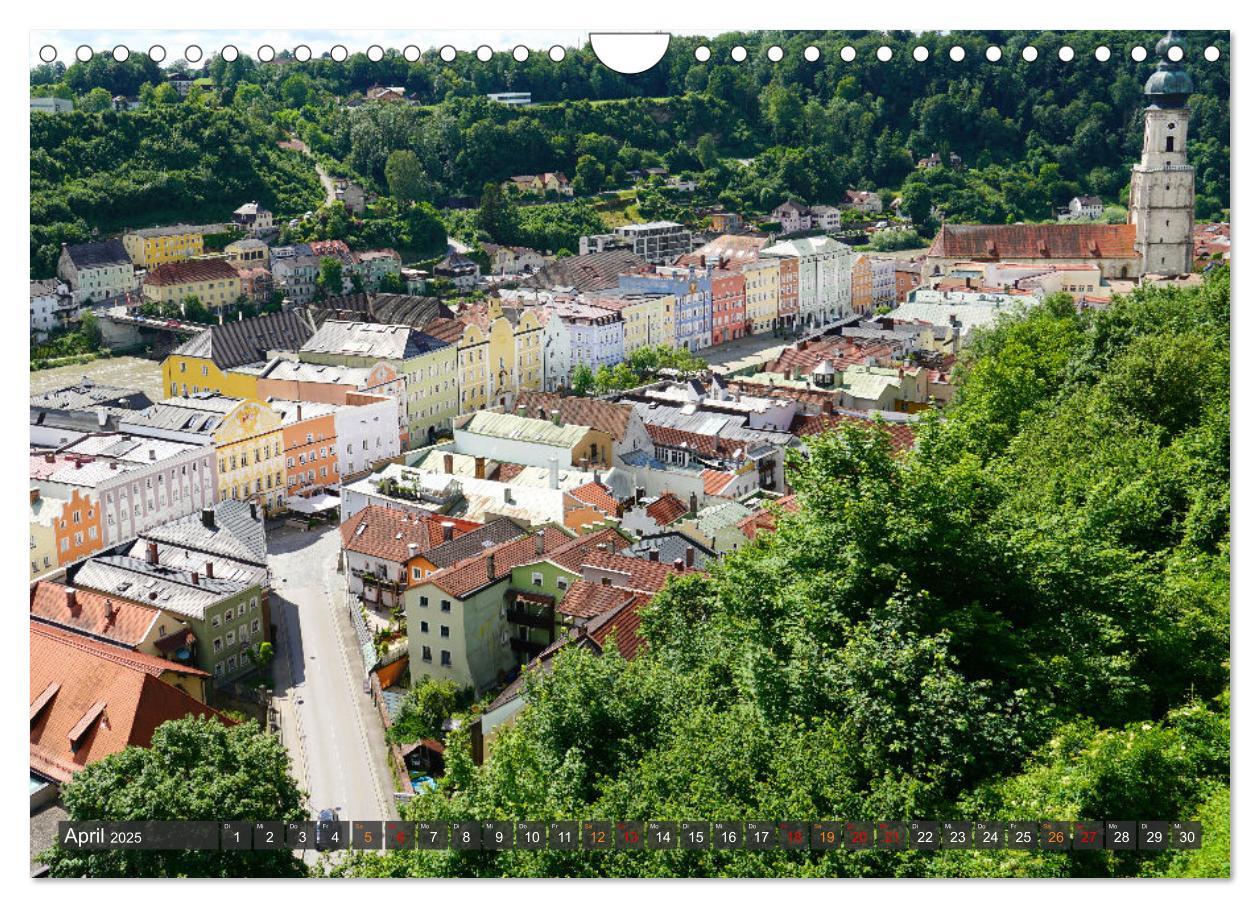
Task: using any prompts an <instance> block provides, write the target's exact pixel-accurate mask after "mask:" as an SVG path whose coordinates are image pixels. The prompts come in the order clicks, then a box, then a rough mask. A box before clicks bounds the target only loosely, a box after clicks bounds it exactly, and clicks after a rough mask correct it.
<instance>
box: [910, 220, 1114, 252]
mask: <svg viewBox="0 0 1260 908" xmlns="http://www.w3.org/2000/svg"><path fill="white" fill-rule="evenodd" d="M1136 241H1137V228H1136V227H1135V226H1134V225H1133V224H944V225H942V227H941V230H940V232H939V233H938V234H937V235H936V239H935V240H934V241H933V242H932V248H931V249H929V250H928V256H929V257H931V258H950V259H957V260H959V261H962V260H969V261H1002V260H1004V259H1069V260H1074V261H1090V260H1092V259H1099V258H1107V259H1114V258H1137V257H1138V255H1137V252H1136V251H1135V249H1134V245H1135V243H1136Z"/></svg>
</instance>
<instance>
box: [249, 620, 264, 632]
mask: <svg viewBox="0 0 1260 908" xmlns="http://www.w3.org/2000/svg"><path fill="white" fill-rule="evenodd" d="M249 630H250V633H253V634H257V633H258V632H259V631H261V630H262V622H261V621H259V620H258V619H257V618H255V619H254V620H253V621H252V622H250V625H249Z"/></svg>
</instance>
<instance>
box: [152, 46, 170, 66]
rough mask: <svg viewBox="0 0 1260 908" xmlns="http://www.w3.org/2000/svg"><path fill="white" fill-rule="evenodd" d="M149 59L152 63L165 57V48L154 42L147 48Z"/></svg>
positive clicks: (158, 61) (159, 61)
mask: <svg viewBox="0 0 1260 908" xmlns="http://www.w3.org/2000/svg"><path fill="white" fill-rule="evenodd" d="M149 59H150V60H152V61H153V62H154V63H161V62H162V61H163V60H165V59H166V48H165V47H163V46H162V45H161V44H154V45H153V46H152V47H150V48H149Z"/></svg>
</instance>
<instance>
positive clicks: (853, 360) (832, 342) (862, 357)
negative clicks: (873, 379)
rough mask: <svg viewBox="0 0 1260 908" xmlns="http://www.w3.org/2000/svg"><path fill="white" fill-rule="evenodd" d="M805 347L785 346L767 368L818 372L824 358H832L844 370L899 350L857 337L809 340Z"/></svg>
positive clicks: (840, 369) (777, 370) (780, 373)
mask: <svg viewBox="0 0 1260 908" xmlns="http://www.w3.org/2000/svg"><path fill="white" fill-rule="evenodd" d="M803 346H804V349H800V350H798V349H797V346H796V344H792V345H791V346H788V347H785V348H784V349H783V352H782V353H780V354H779V356H778V359H776V360H775V361H774V365H773V366H770V367H769V368H767V369H766V371H767V372H775V373H777V374H779V375H782V374H783V373H784V372H790V371H791V370H792V369H794V368H795V369H800V371H801V374H802V375H808V374H809V373H810V372H812V371H814V367H815V366H817V365H818V364H819V363H820V362H822V361H823V360H824V359H829V360H831V364H832V366H834V367H835V370H836V371H837V372H843V371H844V370H845V369H846V368H847V367H849V366H856V365H859V364H861V363H865V362H866V360H867V359H868V358H873V359H875V360H880V359H883V358H885V357H890V356H892V355H893V354H894V353H895V352H896V348H895V346H894V345H893V344H890V343H885V342H882V341H877V342H870V341H866V342H863V341H859V340H855V339H853V338H843V337H827V338H823V339H821V340H812V341H805V342H804V344H803Z"/></svg>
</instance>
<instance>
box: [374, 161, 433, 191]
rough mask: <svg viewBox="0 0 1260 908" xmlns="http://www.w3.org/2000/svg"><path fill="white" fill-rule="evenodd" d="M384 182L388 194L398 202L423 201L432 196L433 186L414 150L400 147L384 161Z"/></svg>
mask: <svg viewBox="0 0 1260 908" xmlns="http://www.w3.org/2000/svg"><path fill="white" fill-rule="evenodd" d="M385 182H386V183H387V184H388V185H389V194H390V195H392V196H393V197H394V198H395V199H397V200H398V201H400V202H424V201H428V200H429V199H430V198H431V197H432V193H433V187H432V185H431V184H430V182H429V179H428V177H427V176H426V175H425V172H424V167H423V165H421V163H420V159H419V158H418V157H416V153H415V152H414V151H410V150H407V149H402V150H399V151H395V152H393V153H391V154H390V156H389V158H388V159H386V161H385Z"/></svg>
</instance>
